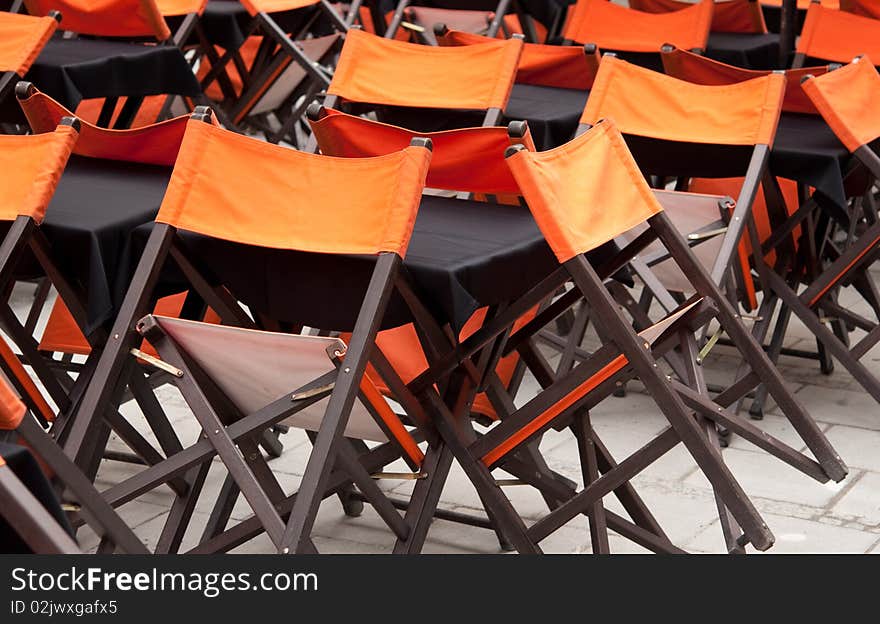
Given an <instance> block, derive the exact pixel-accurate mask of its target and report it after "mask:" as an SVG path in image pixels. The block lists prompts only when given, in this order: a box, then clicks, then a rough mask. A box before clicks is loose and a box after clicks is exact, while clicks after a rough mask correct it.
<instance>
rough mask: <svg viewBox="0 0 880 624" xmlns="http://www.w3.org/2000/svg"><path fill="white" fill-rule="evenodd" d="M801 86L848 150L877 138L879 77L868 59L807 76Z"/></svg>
mask: <svg viewBox="0 0 880 624" xmlns="http://www.w3.org/2000/svg"><path fill="white" fill-rule="evenodd" d="M802 88H803V90H804V92H805V93H806V94H807V97H809V98H810V100H811V101H812V102H813V104H814V105H815V106H816V108H817V109H818V110H819V113H821V115H822V117H823V119H825V121H826V123H827V124H828V126H829V127H830V128H831V130H833V131H834V134H835V135H836V136H837V138H838V139H840V142H841V143H843V144H844V145H845V146H846V148H847V149H848V150H849V151H851V152H854V151H856V150H857V149H859V147H861V146H862V145H866V144H867V143H870V142H871V141H873V140H874V139H876V138H877V137H880V107H878V105H877V103H878V102H880V99H878V98H880V76H878V75H877V70H876V69H875V68H874V65H873V64H872V62H871V59H870V58H868V57H862V58H861V59H859V60H857V61H855V62H853V63H850V64H849V65H845V66H844V67H841V68H840V69H836V70H834V71H831V72H828V73H826V74H825V75H824V76H818V77H816V78H810V79H809V80H807V81H806V82H804V83H803V85H802Z"/></svg>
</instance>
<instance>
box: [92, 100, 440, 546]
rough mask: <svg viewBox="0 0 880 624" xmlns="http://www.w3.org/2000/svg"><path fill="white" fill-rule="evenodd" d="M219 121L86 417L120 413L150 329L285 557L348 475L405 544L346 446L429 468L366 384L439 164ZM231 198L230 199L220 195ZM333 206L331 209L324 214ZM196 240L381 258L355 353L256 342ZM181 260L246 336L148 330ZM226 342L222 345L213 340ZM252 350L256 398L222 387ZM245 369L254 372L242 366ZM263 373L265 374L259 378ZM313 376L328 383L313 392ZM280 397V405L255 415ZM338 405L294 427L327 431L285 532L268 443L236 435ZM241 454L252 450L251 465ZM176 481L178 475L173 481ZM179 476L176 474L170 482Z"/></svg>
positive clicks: (157, 323)
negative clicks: (158, 294) (240, 131)
mask: <svg viewBox="0 0 880 624" xmlns="http://www.w3.org/2000/svg"><path fill="white" fill-rule="evenodd" d="M212 120H213V118H212V117H210V116H209V115H206V114H203V115H200V116H199V115H197V116H195V118H193V119H191V120H190V123H189V125H188V126H187V134H186V137H185V139H184V144H183V146H182V148H181V154H180V156H179V157H178V160H177V164H176V167H175V173H174V175H173V178H172V181H171V183H170V186H169V191H168V193H167V194H166V197H165V201H164V202H163V205H162V209H161V210H160V214H159V216H158V217H157V223H156V225H155V226H154V227H153V230H152V234H151V235H150V240H149V241H148V243H147V246H146V249H145V251H144V253H143V255H142V256H141V260H140V263H139V265H138V269H137V271H136V273H135V276H134V279H133V280H132V283H131V287H130V288H129V291H128V294H127V295H126V298H125V302H124V303H123V308H122V310H121V311H120V314H119V317H118V319H117V323H116V325H115V328H114V330H113V336H114V337H115V338H114V340H113V341H112V342H111V344H110V345H108V347H107V348H105V350H104V351H103V353H102V354H101V361H100V362H99V364H98V368H97V371H96V374H95V376H94V378H93V380H92V383H90V385H89V388H88V389H87V391H86V393H85V395H84V397H83V401H82V403H81V411H80V415H79V417H82V418H85V419H92V422H91V423H88V424H90V426H89V427H88V429H91V428H92V427H93V425H94V423H95V420H94V419H95V418H100V417H101V414H102V412H103V411H104V410H105V409H106V407H107V406H108V402H110V403H112V397H113V395H114V393H115V392H116V390H115V389H114V388H115V386H116V384H118V383H119V382H120V379H121V378H122V372H123V368H124V367H125V363H126V360H127V358H128V356H127V353H128V349H130V348H131V347H132V346H134V345H135V344H136V340H138V339H139V333H138V332H136V331H134V327H135V325H137V327H138V330H139V332H140V333H141V334H143V335H144V337H146V338H148V339H149V341H150V343H151V344H153V345H154V346H155V347H156V348H157V350H158V352H159V354H160V355H161V358H162V361H163V362H164V365H165V366H166V367H170V368H173V369H174V371H175V373H174V377H175V378H176V383H177V384H178V387H179V388H180V389H181V392H182V393H183V395H184V397H185V398H186V400H187V402H188V403H189V405H190V407H191V409H192V410H193V412H194V414H195V415H196V418H197V419H198V420H199V422H200V424H201V425H202V428H203V429H204V431H205V433H206V435H207V436H208V437H207V440H208V442H209V443H210V445H211V447H212V448H211V450H212V451H213V453H216V454H218V455H219V456H220V458H221V459H222V460H223V462H224V464H225V465H226V467H227V469H228V470H229V472H230V474H231V475H232V476H233V478H234V479H235V482H236V484H237V485H238V487H239V488H240V490H241V492H242V494H243V495H244V497H245V498H246V499H247V501H248V502H249V504H250V505H251V507H252V508H253V510H254V513H255V514H256V516H257V518H258V519H259V522H260V524H261V526H262V527H263V529H264V530H266V531H267V533H268V534H269V536H270V538H271V539H272V541H273V543H274V544H275V545H276V546H277V547H278V550H279V551H281V552H288V551H292V550H301V549H311V548H313V547H312V545H311V540H310V539H309V534H310V532H311V525H312V523H313V522H314V518H315V513H316V512H317V508H318V505H319V504H320V502H321V500H322V499H323V498H324V496H325V495H327V493H328V489H330V490H331V493H332V489H333V488H334V487H336V488H338V487H339V485H338V484H337V485H336V486H332V485H331V482H332V480H333V479H338V476H334V474H335V473H333V468H334V466H335V465H336V463H337V462H339V463H340V465H341V467H342V468H343V469H344V471H345V472H346V474H348V475H350V476H349V477H347V479H346V480H345V481H346V482H348V481H350V480H354V481H355V482H356V483H357V485H358V487H359V488H360V489H361V491H362V492H363V493H364V494H365V496H366V497H368V499H369V502H370V503H371V504H373V505H374V506H375V507H376V509H377V511H378V513H379V514H380V516H382V517H383V519H385V521H386V522H387V523H388V524H389V526H390V527H391V528H392V529H393V530H394V531H395V533H397V534H398V536H400V537H405V536H406V533H407V528H406V527H405V524H404V522H403V519H402V518H401V517H400V516H399V514H398V513H397V512H396V510H395V509H394V508H393V506H392V505H391V503H389V502H388V501H387V499H385V498H384V495H382V494H381V492H380V491H379V490H378V488H377V486H376V485H375V483H374V482H373V481H372V479H371V478H370V477H369V474H368V472H367V470H366V468H365V467H364V465H363V464H361V463H360V459H359V458H358V456H357V454H356V453H355V451H354V450H353V448H352V447H351V446H349V443H348V442H345V441H343V435H352V436H357V435H358V434H359V433H364V427H366V428H367V429H369V430H370V431H369V435H370V436H384V437H380V440H382V441H384V440H388V442H387V443H386V444H385V445H383V447H384V449H383V450H381V451H379V454H380V455H381V454H382V453H384V454H385V455H386V456H387V455H388V454H389V451H388V448H389V447H390V448H392V449H393V450H394V454H393V455H392V456H391V457H390V458H389V459H387V460H386V463H387V462H390V461H393V460H394V459H396V458H397V457H399V456H401V455H403V457H404V458H405V459H407V460H408V461H410V462H414V463H416V464H418V462H419V461H421V451H418V449H417V447H415V443H414V441H413V439H412V438H411V437H410V435H409V434H408V433H407V431H406V429H405V428H404V426H403V425H402V424H401V423H400V422H399V420H398V419H397V417H396V416H395V415H394V414H393V413H392V412H391V410H390V408H389V407H388V406H387V404H385V403H384V401H383V400H382V399H381V398H380V399H379V400H378V401H376V402H375V403H373V402H371V401H369V396H371V395H373V396H378V393H374V392H372V386H365V385H364V384H363V375H364V370H365V368H366V365H367V360H368V358H369V356H370V351H371V346H372V344H373V342H374V339H375V333H376V331H377V329H378V327H379V325H380V323H381V320H382V316H383V314H384V309H385V307H386V305H387V303H388V301H389V297H390V295H391V293H392V291H393V287H392V284H393V281H392V280H394V279H395V276H396V275H397V273H398V269H399V266H400V261H401V255H402V254H404V253H405V249H406V245H407V241H408V239H409V236H410V231H411V229H412V224H413V222H414V220H415V213H416V210H417V207H418V201H419V197H420V196H421V191H422V186H423V184H424V178H425V175H426V172H427V167H428V162H429V160H430V152H429V150H428V149H426V147H427V143H423V144H422V146H416V147H411V148H407V149H405V150H403V151H401V152H397V153H394V154H391V155H388V156H386V157H382V158H377V159H369V160H362V159H353V160H348V159H343V160H340V159H336V160H331V159H328V158H325V157H320V156H314V155H308V154H303V153H302V152H297V151H294V150H289V149H285V148H281V147H275V146H272V145H268V144H266V143H264V142H261V141H258V140H254V139H249V138H245V137H241V136H240V135H236V134H233V133H230V132H228V131H224V130H222V129H220V128H218V127H216V126H214V125H212V124H211V123H205V121H208V122H210V121H212ZM208 162H210V163H211V166H210V167H208V168H205V167H204V166H203V165H204V164H205V163H208ZM245 163H247V166H246V167H245ZM255 163H260V164H259V165H258V170H259V171H261V173H262V175H264V176H265V178H264V179H265V180H266V184H262V185H259V186H258V187H254V185H253V178H252V176H249V175H241V174H242V173H243V172H244V171H245V169H246V168H249V167H253V166H255ZM291 170H296V171H298V172H299V175H297V176H295V177H290V176H288V175H287V174H286V173H284V172H289V171H291ZM196 172H198V173H197V175H196ZM233 172H235V173H233ZM270 180H271V181H272V182H269V181H270ZM220 186H222V187H223V189H224V191H223V193H222V194H221V195H217V193H216V190H217V188H219V187H220ZM255 191H258V192H261V193H263V197H262V199H258V198H257V197H256V196H255V195H254V192H255ZM209 197H210V198H212V199H211V200H210V201H208V200H207V198H209ZM291 197H296V198H297V200H296V201H297V203H296V206H298V207H295V206H292V205H291V204H290V198H291ZM218 201H220V202H222V203H221V204H218V203H217V202H218ZM254 201H257V202H258V203H260V204H261V205H262V206H263V210H261V212H260V215H259V216H257V215H255V214H254V213H253V212H252V211H250V210H249V209H247V208H246V207H247V206H249V205H252V202H254ZM365 201H366V202H367V204H365V203H364V202H365ZM319 205H320V206H321V210H315V207H316V206H319ZM273 207H274V208H273ZM218 210H220V211H221V212H222V213H223V214H224V215H226V217H225V218H224V219H222V220H218V219H217V218H216V216H217V214H218V212H217V211H218ZM270 211H271V212H270ZM342 224H348V227H349V228H350V229H348V230H347V232H348V234H343V233H341V232H340V227H341V226H342ZM184 233H196V234H198V235H200V236H206V237H210V238H213V239H218V240H226V241H229V242H230V243H234V242H237V243H238V244H243V245H252V246H257V247H261V248H269V249H278V250H299V251H300V252H302V253H305V254H319V258H324V259H326V260H330V261H333V259H334V258H337V259H338V257H339V256H340V254H342V255H345V254H361V255H362V256H366V258H365V261H367V262H370V261H371V260H372V258H373V257H374V258H375V263H374V268H373V269H371V273H372V277H371V278H370V279H369V285H368V286H367V290H366V294H365V296H364V300H363V301H364V304H363V305H362V306H361V310H360V311H359V312H357V313H354V312H353V313H352V318H351V319H350V321H351V322H350V325H348V326H346V327H341V328H339V329H345V330H351V331H352V338H351V341H350V342H349V343H348V345H347V346H346V345H345V344H344V343H342V341H340V340H338V339H335V338H310V337H305V336H297V335H293V334H282V333H277V332H260V331H257V330H255V329H254V327H255V325H254V322H253V321H252V320H251V319H250V318H249V317H248V316H247V315H246V314H245V313H244V310H243V309H242V308H241V307H240V306H239V304H238V303H237V302H235V301H234V300H233V299H232V294H230V293H228V292H227V291H225V290H223V289H221V288H219V287H217V286H214V287H212V286H210V285H209V284H210V282H209V281H207V280H206V279H205V278H204V277H203V272H202V270H199V269H197V268H196V266H197V265H195V264H193V262H198V259H194V258H191V257H190V256H189V255H188V254H187V253H186V251H185V249H186V247H185V243H184V242H183V238H182V235H183V234H184ZM170 257H173V258H174V259H175V262H176V264H177V265H178V266H179V267H180V268H181V269H182V270H183V272H184V274H185V275H186V276H187V278H188V279H189V280H190V281H191V282H192V286H193V288H194V289H195V290H197V291H198V292H199V293H200V294H201V295H202V296H203V297H204V299H205V301H207V302H208V304H209V305H210V306H211V307H212V308H213V309H214V310H215V311H216V312H217V313H218V315H219V316H220V317H221V319H222V320H223V321H224V323H226V324H230V325H237V326H239V327H240V328H234V327H233V328H220V327H208V326H203V325H201V324H198V323H185V322H182V321H181V322H177V321H174V320H173V319H167V318H163V317H152V316H150V317H147V318H143V319H142V320H141V321H140V322H137V319H139V318H141V317H143V315H144V314H146V313H147V312H149V307H148V302H149V301H150V297H151V291H152V290H153V289H154V287H155V285H156V281H157V279H158V277H159V274H160V272H161V270H162V267H163V266H164V265H165V264H166V261H167V260H168V259H169V258H170ZM349 286H353V285H352V284H349ZM355 316H356V318H354V317H355ZM212 333H213V335H214V336H215V337H216V339H219V343H218V342H216V340H211V339H210V335H211V334H212ZM231 341H235V342H236V344H239V345H241V347H240V348H239V347H237V348H235V349H231V350H230V349H228V348H226V346H224V345H228V344H230V342H231ZM245 343H246V344H247V345H249V347H248V348H250V349H251V351H250V353H252V354H253V355H254V356H255V358H258V361H257V362H256V363H251V364H248V365H247V366H253V368H251V369H250V370H251V373H249V374H248V377H247V378H248V379H251V380H252V381H253V382H255V385H253V386H251V382H247V381H246V378H244V377H236V376H235V374H233V376H232V377H230V376H229V375H228V374H227V373H228V372H230V371H231V370H232V369H227V373H223V374H220V373H221V371H220V370H219V369H217V368H216V367H215V366H214V363H218V364H219V363H220V361H223V362H225V365H224V367H226V366H233V360H238V361H239V362H242V363H243V362H244V361H243V360H242V359H241V358H242V353H243V352H245V351H246V349H245V347H244V344H245ZM210 345H213V346H210ZM209 346H210V350H211V352H212V353H215V352H216V348H217V347H218V346H219V348H220V349H221V350H222V352H223V353H224V355H223V357H222V360H221V359H220V356H219V355H209V353H208V347H209ZM295 352H296V353H298V354H299V355H300V356H301V357H298V356H297V355H295ZM203 354H204V355H205V356H206V357H205V358H203ZM287 356H291V359H290V360H289V361H290V364H289V366H288V365H287V364H282V362H283V361H284V360H285V359H286V358H287ZM230 358H232V359H230ZM337 365H338V367H337ZM263 366H266V367H268V368H265V369H264V368H263ZM234 368H235V369H236V370H243V369H241V368H240V367H238V366H237V365H236V366H234ZM282 368H283V370H286V371H287V372H288V373H290V374H293V373H294V372H295V371H296V370H297V369H299V372H298V373H296V379H294V378H289V377H288V378H285V377H284V375H280V376H277V377H274V373H276V372H279V371H281V370H282ZM258 369H259V370H262V373H260V374H259V375H257V376H254V375H253V373H254V372H256V371H257V370H258ZM270 371H272V373H273V374H271V375H270ZM312 373H314V374H315V375H316V377H317V378H314V379H313V378H312ZM260 377H262V379H260ZM272 378H276V379H277V382H278V385H275V383H274V382H273V383H272V384H268V383H266V382H268V381H270V379H272ZM300 379H301V380H303V381H305V380H313V381H312V382H311V383H310V384H304V383H299V381H298V380H300ZM359 394H360V395H361V396H362V397H363V394H366V395H367V396H368V399H367V400H366V401H364V400H363V398H362V399H361V402H360V403H359V404H358V405H359V406H358V407H357V408H355V407H354V406H355V401H356V399H357V398H358V395H359ZM269 395H272V399H269V400H270V401H272V402H270V403H269V404H267V405H265V406H260V407H261V408H260V409H258V410H256V411H253V409H252V408H254V407H255V406H256V405H257V403H263V402H264V400H265V399H267V397H269ZM328 395H330V399H329V404H328V405H327V406H326V411H325V410H324V408H323V407H321V408H320V409H319V410H318V412H317V414H313V415H312V416H310V417H307V414H305V413H303V418H302V419H297V418H294V419H293V424H295V425H297V426H305V427H309V426H312V427H313V426H315V424H316V421H315V419H317V420H318V421H319V422H320V426H319V427H318V431H317V435H316V437H315V442H314V449H313V451H312V455H311V456H310V459H309V462H308V465H307V468H306V472H305V475H304V478H303V481H302V484H301V486H300V488H299V491H298V493H297V495H296V497H295V500H294V501H293V502H292V510H291V513H290V520H289V521H288V522H287V524H285V522H284V521H283V520H282V518H281V516H280V515H279V511H278V510H277V509H276V508H275V503H276V502H279V496H282V497H283V492H280V489H279V487H278V485H277V482H275V480H274V477H273V476H272V475H271V471H269V469H268V466H266V464H265V462H264V461H263V460H262V457H261V456H259V454H258V453H255V452H254V449H255V446H254V445H253V434H254V431H253V430H250V429H248V430H247V431H246V432H245V433H246V435H245V437H244V438H241V435H242V434H241V431H239V432H238V433H236V429H235V428H236V427H240V426H244V423H245V422H246V421H247V420H253V419H254V418H258V419H259V418H262V419H263V420H265V417H266V416H267V415H268V414H270V413H271V416H270V418H269V423H270V424H269V425H262V428H263V429H264V428H265V426H271V421H276V422H277V421H281V420H284V419H286V418H287V417H288V416H292V415H294V414H296V413H298V412H300V411H301V410H302V409H304V408H306V407H308V406H309V405H311V404H313V403H317V402H318V401H320V400H322V399H324V398H326V397H327V396H328ZM367 405H369V406H370V407H367ZM361 406H363V408H362V407H361ZM374 410H381V412H380V413H377V411H374ZM321 414H323V418H321ZM238 416H242V417H246V420H240V419H239V418H238ZM79 417H78V418H79ZM218 418H220V419H221V420H223V421H224V422H225V423H226V424H221V420H217V419H218ZM309 419H311V420H309ZM80 422H87V421H86V420H82V421H80ZM370 423H372V424H370ZM257 432H258V433H259V430H257ZM88 434H89V431H88V430H87V431H86V435H85V436H84V439H85V440H88V439H89V435H88ZM236 445H237V446H238V448H241V449H246V450H245V453H244V455H243V456H242V455H241V454H239V451H238V450H237V448H236ZM383 447H380V448H383ZM189 452H192V448H190V449H185V450H184V451H183V452H181V453H178V454H177V456H175V457H171V458H169V460H168V461H169V463H170V464H175V462H176V461H179V460H181V459H183V458H185V457H186V456H187V453H189ZM210 457H211V455H210V454H208V455H207V460H208V461H206V460H204V459H202V460H201V464H198V463H197V465H196V469H197V470H199V471H206V470H207V466H208V465H210V463H211V462H210V461H209V460H210ZM190 465H192V464H190ZM380 466H381V464H380ZM414 467H416V468H417V465H416V466H414ZM154 468H155V470H153V471H152V472H153V473H157V472H161V465H160V466H157V467H154ZM377 468H378V467H377ZM377 468H374V469H373V470H375V469H377ZM176 469H177V468H175V467H174V466H173V465H172V466H171V467H170V468H169V470H171V471H172V472H171V473H170V474H173V471H175V470H176ZM168 477H169V474H166V475H164V477H159V478H160V479H162V478H164V479H165V480H167V479H168ZM273 501H274V502H273ZM288 509H289V508H288ZM280 513H284V512H280Z"/></svg>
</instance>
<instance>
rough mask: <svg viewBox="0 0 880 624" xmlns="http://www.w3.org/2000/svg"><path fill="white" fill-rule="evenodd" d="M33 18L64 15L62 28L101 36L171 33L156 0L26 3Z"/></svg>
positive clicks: (42, 0)
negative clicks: (51, 14)
mask: <svg viewBox="0 0 880 624" xmlns="http://www.w3.org/2000/svg"><path fill="white" fill-rule="evenodd" d="M24 4H25V6H26V7H27V10H28V13H30V14H31V15H47V14H48V13H49V11H60V12H61V28H63V29H64V30H70V31H73V32H76V33H79V34H81V35H95V36H97V37H156V39H157V40H158V41H165V40H166V39H168V38H169V37H171V31H170V30H169V29H168V24H166V23H165V18H164V17H162V14H161V13H160V12H159V8H158V7H157V6H156V2H155V0H24Z"/></svg>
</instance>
